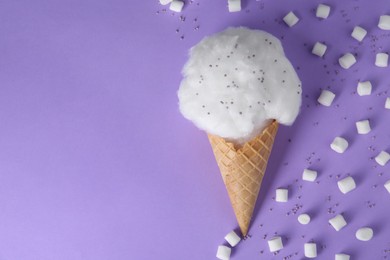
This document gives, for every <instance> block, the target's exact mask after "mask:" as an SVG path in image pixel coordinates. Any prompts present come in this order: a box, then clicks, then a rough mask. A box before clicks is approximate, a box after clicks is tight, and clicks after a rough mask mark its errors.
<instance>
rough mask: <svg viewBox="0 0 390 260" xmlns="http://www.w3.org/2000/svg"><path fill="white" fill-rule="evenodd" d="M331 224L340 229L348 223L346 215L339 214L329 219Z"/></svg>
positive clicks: (337, 229)
mask: <svg viewBox="0 0 390 260" xmlns="http://www.w3.org/2000/svg"><path fill="white" fill-rule="evenodd" d="M329 224H331V225H332V227H333V228H334V229H335V230H336V231H339V230H340V229H342V228H343V227H345V226H346V225H347V222H346V221H345V219H344V217H343V216H342V215H340V214H339V215H337V216H336V217H334V218H331V219H329Z"/></svg>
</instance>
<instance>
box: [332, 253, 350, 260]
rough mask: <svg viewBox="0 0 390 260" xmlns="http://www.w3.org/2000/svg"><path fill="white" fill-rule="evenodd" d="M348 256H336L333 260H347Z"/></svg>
mask: <svg viewBox="0 0 390 260" xmlns="http://www.w3.org/2000/svg"><path fill="white" fill-rule="evenodd" d="M349 258H350V256H349V255H347V254H336V255H335V257H334V259H335V260H349Z"/></svg>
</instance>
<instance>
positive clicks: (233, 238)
mask: <svg viewBox="0 0 390 260" xmlns="http://www.w3.org/2000/svg"><path fill="white" fill-rule="evenodd" d="M225 240H226V241H227V242H228V243H229V245H230V246H231V247H235V246H236V245H237V244H238V242H240V241H241V238H240V237H239V236H238V235H237V234H236V232H234V230H233V231H231V232H230V233H229V234H227V235H226V236H225Z"/></svg>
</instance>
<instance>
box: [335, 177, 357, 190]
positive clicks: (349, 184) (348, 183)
mask: <svg viewBox="0 0 390 260" xmlns="http://www.w3.org/2000/svg"><path fill="white" fill-rule="evenodd" d="M337 186H338V187H339V189H340V191H341V192H342V193H344V194H346V193H348V192H350V191H352V190H354V189H356V183H355V180H354V179H353V178H352V177H351V176H348V177H346V178H344V179H342V180H340V181H338V182H337Z"/></svg>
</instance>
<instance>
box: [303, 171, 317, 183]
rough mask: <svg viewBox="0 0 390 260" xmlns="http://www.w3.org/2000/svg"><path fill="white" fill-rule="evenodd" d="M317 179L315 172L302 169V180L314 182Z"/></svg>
mask: <svg viewBox="0 0 390 260" xmlns="http://www.w3.org/2000/svg"><path fill="white" fill-rule="evenodd" d="M316 179H317V172H316V171H313V170H309V169H304V170H303V173H302V180H304V181H312V182H313V181H315V180H316Z"/></svg>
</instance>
